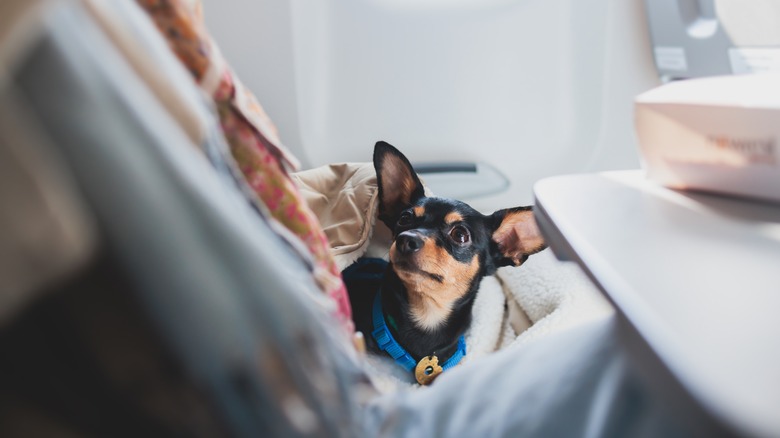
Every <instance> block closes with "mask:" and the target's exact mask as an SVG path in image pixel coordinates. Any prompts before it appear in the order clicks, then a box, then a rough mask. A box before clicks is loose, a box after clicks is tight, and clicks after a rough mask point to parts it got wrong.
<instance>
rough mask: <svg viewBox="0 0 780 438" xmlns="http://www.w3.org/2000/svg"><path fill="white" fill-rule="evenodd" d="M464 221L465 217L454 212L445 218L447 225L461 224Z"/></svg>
mask: <svg viewBox="0 0 780 438" xmlns="http://www.w3.org/2000/svg"><path fill="white" fill-rule="evenodd" d="M462 220H463V216H461V215H460V213H457V212H454V211H453V212H452V213H447V216H444V223H445V224H447V225H449V224H454V223H455V222H461V221H462Z"/></svg>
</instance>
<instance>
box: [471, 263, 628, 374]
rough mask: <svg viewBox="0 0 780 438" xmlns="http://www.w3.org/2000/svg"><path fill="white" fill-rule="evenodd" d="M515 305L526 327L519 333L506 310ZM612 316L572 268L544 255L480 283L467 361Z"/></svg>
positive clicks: (572, 264) (587, 280)
mask: <svg viewBox="0 0 780 438" xmlns="http://www.w3.org/2000/svg"><path fill="white" fill-rule="evenodd" d="M513 302H514V303H513ZM515 303H516V304H517V305H518V306H519V307H520V309H522V312H523V313H524V314H525V316H527V321H526V324H525V325H530V327H527V328H525V327H521V328H520V329H519V330H518V328H516V327H513V326H512V324H511V321H510V317H509V316H510V312H509V310H508V309H509V307H510V306H512V305H513V304H515ZM612 311H613V310H612V307H611V305H610V304H609V303H608V302H607V301H606V299H605V298H604V297H603V296H602V295H601V293H600V292H599V291H598V289H596V287H595V286H594V285H593V283H592V282H591V281H590V279H588V277H587V276H586V275H585V274H584V273H583V272H582V271H581V270H580V268H579V267H578V266H577V265H576V264H575V263H571V262H561V261H559V260H558V259H556V258H555V256H554V255H553V253H552V251H551V250H549V249H547V250H544V251H542V252H540V253H538V254H535V255H532V256H531V257H530V258H529V259H528V261H526V262H525V263H524V264H523V265H522V266H520V267H517V268H515V267H506V268H501V269H499V271H498V273H497V274H496V275H495V276H494V277H487V278H485V279H484V280H483V281H482V285H481V286H480V289H479V292H478V294H477V298H476V300H475V302H474V309H473V311H472V318H473V321H472V325H471V327H470V329H469V331H468V332H467V334H466V345H467V351H468V354H467V355H466V357H467V359H468V360H478V359H479V358H480V357H483V356H485V355H486V354H488V353H491V352H493V351H495V350H497V349H500V348H505V347H510V346H511V347H513V348H516V347H518V346H521V345H523V344H525V343H527V342H531V341H533V340H537V339H541V338H544V336H546V335H549V334H550V333H553V332H556V331H560V330H566V329H568V328H571V327H573V326H576V325H578V324H580V323H582V322H585V321H587V320H589V319H591V318H598V317H601V316H603V315H604V313H608V312H612ZM498 315H501V317H497V316H498Z"/></svg>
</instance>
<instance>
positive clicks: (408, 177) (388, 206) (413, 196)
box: [374, 141, 425, 230]
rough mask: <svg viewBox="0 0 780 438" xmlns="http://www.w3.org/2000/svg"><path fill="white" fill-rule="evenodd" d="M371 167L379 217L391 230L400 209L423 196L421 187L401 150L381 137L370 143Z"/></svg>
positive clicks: (399, 213)
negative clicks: (376, 190)
mask: <svg viewBox="0 0 780 438" xmlns="http://www.w3.org/2000/svg"><path fill="white" fill-rule="evenodd" d="M374 169H376V179H377V185H378V186H379V219H380V220H381V221H382V222H384V223H385V224H386V225H387V226H388V227H389V228H390V229H391V230H392V229H393V227H394V226H395V224H396V222H397V221H398V217H399V216H400V215H401V212H402V211H403V210H404V209H407V208H409V207H411V206H412V205H413V204H414V203H415V202H416V201H417V200H418V199H420V198H422V197H423V196H425V189H424V188H423V185H422V183H421V182H420V179H419V178H418V177H417V174H416V173H415V172H414V169H413V168H412V165H411V163H409V160H408V159H406V157H405V156H404V154H402V153H401V152H399V151H398V149H396V148H394V147H393V146H391V145H390V144H388V143H385V142H383V141H379V142H377V143H376V145H375V146H374Z"/></svg>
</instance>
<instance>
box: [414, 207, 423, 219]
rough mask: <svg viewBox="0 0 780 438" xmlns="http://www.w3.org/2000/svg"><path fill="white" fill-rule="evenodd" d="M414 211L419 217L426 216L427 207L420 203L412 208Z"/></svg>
mask: <svg viewBox="0 0 780 438" xmlns="http://www.w3.org/2000/svg"><path fill="white" fill-rule="evenodd" d="M412 211H413V212H414V215H415V216H417V217H423V216H425V207H423V206H421V205H418V206H417V207H414V208H413V209H412Z"/></svg>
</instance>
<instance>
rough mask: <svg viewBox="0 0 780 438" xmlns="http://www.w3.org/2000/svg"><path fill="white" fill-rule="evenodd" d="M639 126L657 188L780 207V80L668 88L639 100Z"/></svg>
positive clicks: (766, 77)
mask: <svg viewBox="0 0 780 438" xmlns="http://www.w3.org/2000/svg"><path fill="white" fill-rule="evenodd" d="M635 125H636V131H637V135H638V138H639V146H640V150H641V155H642V160H643V166H644V168H645V169H646V171H647V176H648V178H650V179H651V180H654V181H657V182H659V183H661V184H664V185H666V186H669V187H672V188H678V189H695V190H705V191H712V192H718V193H725V194H729V195H737V196H747V197H751V198H760V199H767V200H773V201H780V153H779V152H780V151H778V144H779V143H780V74H755V75H742V76H723V77H714V78H703V79H689V80H686V81H679V82H672V83H669V84H666V85H663V86H660V87H658V88H655V89H652V90H650V91H647V92H645V93H643V94H640V95H639V96H638V97H637V98H636V100H635Z"/></svg>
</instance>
